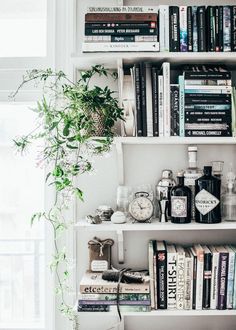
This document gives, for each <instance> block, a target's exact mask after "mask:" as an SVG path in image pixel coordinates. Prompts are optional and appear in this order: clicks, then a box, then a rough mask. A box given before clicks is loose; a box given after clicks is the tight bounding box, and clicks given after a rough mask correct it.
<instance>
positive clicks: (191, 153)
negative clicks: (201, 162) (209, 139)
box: [188, 146, 197, 168]
mask: <svg viewBox="0 0 236 330" xmlns="http://www.w3.org/2000/svg"><path fill="white" fill-rule="evenodd" d="M188 163H189V168H196V167H197V146H189V147H188Z"/></svg>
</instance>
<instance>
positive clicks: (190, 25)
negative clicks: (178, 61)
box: [187, 6, 193, 52]
mask: <svg viewBox="0 0 236 330" xmlns="http://www.w3.org/2000/svg"><path fill="white" fill-rule="evenodd" d="M192 17H193V12H192V7H191V6H188V7H187V37H188V52H192V51H193V19H192Z"/></svg>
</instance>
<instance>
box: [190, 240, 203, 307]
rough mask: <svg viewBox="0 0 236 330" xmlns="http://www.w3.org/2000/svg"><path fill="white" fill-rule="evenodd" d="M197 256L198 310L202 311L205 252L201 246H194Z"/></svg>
mask: <svg viewBox="0 0 236 330" xmlns="http://www.w3.org/2000/svg"><path fill="white" fill-rule="evenodd" d="M193 248H194V250H195V252H196V256H197V279H196V280H197V283H196V309H202V296H203V273H204V250H203V248H202V246H201V245H200V244H195V245H194V247H193Z"/></svg>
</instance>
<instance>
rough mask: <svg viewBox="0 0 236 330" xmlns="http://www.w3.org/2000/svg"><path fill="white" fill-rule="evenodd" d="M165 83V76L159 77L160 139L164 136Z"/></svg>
mask: <svg viewBox="0 0 236 330" xmlns="http://www.w3.org/2000/svg"><path fill="white" fill-rule="evenodd" d="M163 99H164V81H163V76H162V75H159V76H158V102H159V104H158V108H159V137H163V136H164V100H163Z"/></svg>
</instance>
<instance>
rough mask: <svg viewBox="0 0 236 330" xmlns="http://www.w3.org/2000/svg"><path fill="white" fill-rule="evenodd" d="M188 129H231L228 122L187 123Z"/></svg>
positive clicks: (186, 127)
mask: <svg viewBox="0 0 236 330" xmlns="http://www.w3.org/2000/svg"><path fill="white" fill-rule="evenodd" d="M185 129H186V130H222V131H224V130H225V131H226V130H228V129H229V125H228V124H227V123H219V124H218V123H201V124H200V123H193V124H190V123H187V124H185Z"/></svg>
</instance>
